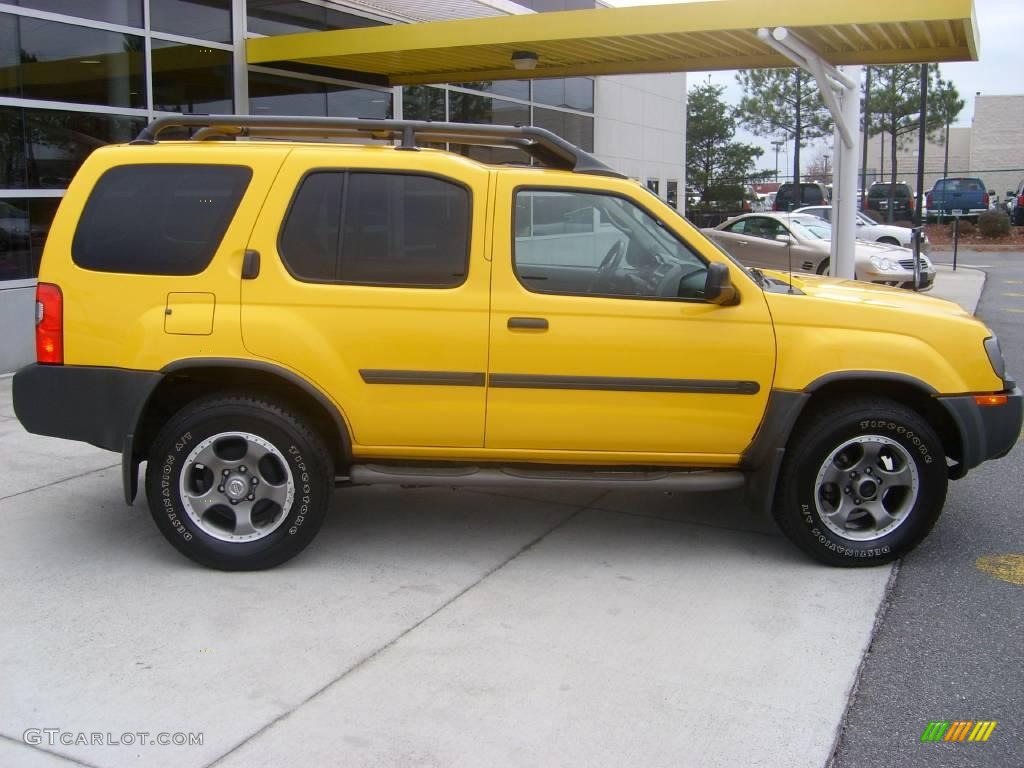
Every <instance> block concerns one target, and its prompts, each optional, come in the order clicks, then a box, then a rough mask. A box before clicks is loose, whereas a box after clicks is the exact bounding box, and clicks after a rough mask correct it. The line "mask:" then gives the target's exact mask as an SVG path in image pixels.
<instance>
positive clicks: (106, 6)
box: [7, 0, 142, 27]
mask: <svg viewBox="0 0 1024 768" xmlns="http://www.w3.org/2000/svg"><path fill="white" fill-rule="evenodd" d="M7 2H11V0H7ZM14 2H15V4H17V5H20V6H21V7H22V8H34V9H36V10H37V11H50V12H51V13H64V14H67V15H68V16H80V17H82V18H86V19H96V20H97V21H108V22H110V23H111V24H124V25H125V26H126V27H141V26H142V0H14Z"/></svg>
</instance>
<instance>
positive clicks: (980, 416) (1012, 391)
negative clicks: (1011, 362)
mask: <svg viewBox="0 0 1024 768" xmlns="http://www.w3.org/2000/svg"><path fill="white" fill-rule="evenodd" d="M1006 385H1007V387H1006V390H1005V391H1004V392H1002V393H1000V394H1005V395H1006V404H1005V405H998V406H981V405H978V404H977V402H975V400H974V395H960V396H955V397H939V398H937V400H938V401H939V403H940V404H942V406H943V407H945V409H946V412H947V413H949V415H950V416H951V417H952V419H953V422H954V423H955V424H956V426H957V431H958V432H959V433H960V439H961V448H962V450H961V453H962V455H961V457H960V463H959V466H958V467H957V469H956V472H955V474H954V477H963V475H964V474H966V473H967V470H969V469H973V468H974V467H976V466H978V465H979V464H981V463H982V462H983V461H988V460H990V459H998V458H1001V457H1003V456H1005V455H1006V454H1008V453H1009V452H1010V451H1011V449H1012V448H1013V446H1015V445H1016V444H1017V440H1019V439H1020V435H1021V427H1022V425H1024V395H1022V394H1021V391H1020V387H1018V386H1017V385H1016V382H1014V381H1013V380H1012V379H1009V380H1008V381H1006Z"/></svg>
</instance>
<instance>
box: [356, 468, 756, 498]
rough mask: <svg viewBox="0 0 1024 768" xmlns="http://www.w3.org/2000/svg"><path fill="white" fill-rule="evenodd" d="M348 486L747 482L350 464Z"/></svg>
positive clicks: (666, 474)
mask: <svg viewBox="0 0 1024 768" xmlns="http://www.w3.org/2000/svg"><path fill="white" fill-rule="evenodd" d="M338 480H339V481H340V482H341V483H346V482H347V484H349V485H440V486H449V487H460V488H462V487H506V488H508V487H510V486H511V487H523V486H533V487H538V486H540V487H548V488H552V487H564V486H572V485H579V486H585V487H587V488H607V489H616V488H617V489H623V490H626V489H629V490H636V489H645V490H654V491H680V492H686V491H731V490H735V489H737V488H742V487H743V486H744V484H745V480H744V475H743V473H742V472H737V471H735V470H712V469H707V470H689V471H684V470H664V471H661V470H649V471H635V470H623V471H615V470H613V469H607V470H606V469H595V470H592V471H588V470H580V469H572V470H569V469H565V470H562V469H531V468H521V467H472V466H468V467H417V466H405V465H397V464H354V465H352V466H351V467H349V474H348V478H347V479H346V478H343V477H342V478H338Z"/></svg>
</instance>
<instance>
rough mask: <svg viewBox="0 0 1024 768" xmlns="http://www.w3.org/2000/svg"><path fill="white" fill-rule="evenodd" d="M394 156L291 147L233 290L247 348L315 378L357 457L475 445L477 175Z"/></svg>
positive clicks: (480, 255)
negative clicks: (245, 275)
mask: <svg viewBox="0 0 1024 768" xmlns="http://www.w3.org/2000/svg"><path fill="white" fill-rule="evenodd" d="M410 157H412V154H411V153H408V152H400V151H396V150H392V149H390V148H381V149H379V150H378V149H372V148H351V147H345V148H338V147H325V148H323V149H317V148H303V149H297V150H295V151H293V152H292V153H291V155H290V156H289V157H288V159H287V160H286V161H285V164H284V166H283V167H282V169H281V172H280V174H279V175H278V178H277V181H276V182H275V186H274V188H273V189H272V190H271V193H270V195H269V196H268V198H267V201H266V204H265V206H264V208H263V211H262V213H261V216H260V219H259V221H258V222H257V225H256V227H255V230H254V231H253V234H252V237H251V240H250V246H249V247H250V249H251V250H255V251H258V252H259V254H260V262H261V266H260V272H259V275H258V276H257V277H256V278H255V279H251V280H243V281H242V336H243V340H244V343H245V346H246V348H247V349H248V350H249V351H250V352H251V353H253V354H254V355H258V356H260V357H262V358H265V359H267V360H271V361H274V362H276V363H278V364H280V365H283V366H285V367H286V368H288V369H291V370H293V371H295V372H297V373H298V374H299V375H300V376H302V377H303V378H305V379H307V380H309V381H312V382H314V383H315V384H316V385H317V386H319V387H320V388H321V389H322V390H323V391H324V393H325V394H327V395H328V396H329V397H331V398H332V399H333V400H334V401H335V403H336V404H337V405H338V406H339V407H340V408H341V410H342V412H343V413H344V415H345V418H346V420H347V422H348V425H349V428H350V430H351V431H352V437H353V441H354V442H355V444H356V449H357V450H359V448H360V446H364V447H373V449H374V450H375V452H376V453H377V454H378V455H387V448H388V447H390V446H447V447H452V446H454V447H480V446H482V445H483V430H484V391H485V390H484V374H485V371H486V366H487V324H488V315H487V310H488V286H489V282H490V262H489V261H488V259H487V253H486V249H485V247H484V244H485V242H486V237H485V222H486V218H487V205H488V200H487V183H488V178H489V176H490V174H489V172H488V171H486V170H485V169H484V168H482V167H480V166H478V165H475V164H473V163H470V162H468V161H462V160H460V159H459V158H454V157H448V156H443V155H438V154H433V153H427V152H424V153H418V154H417V155H416V156H415V158H416V164H415V165H416V171H415V172H411V171H409V170H408V168H409V159H410Z"/></svg>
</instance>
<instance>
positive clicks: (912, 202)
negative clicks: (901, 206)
mask: <svg viewBox="0 0 1024 768" xmlns="http://www.w3.org/2000/svg"><path fill="white" fill-rule="evenodd" d="M916 208H917V200H915V199H914V198H910V210H912V211H913V210H915V209H916Z"/></svg>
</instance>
